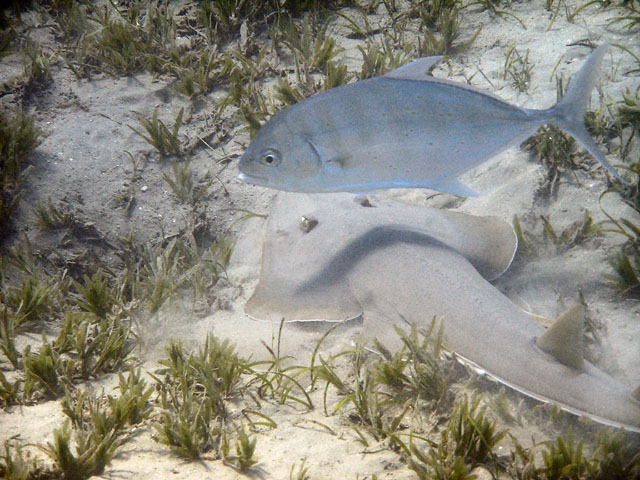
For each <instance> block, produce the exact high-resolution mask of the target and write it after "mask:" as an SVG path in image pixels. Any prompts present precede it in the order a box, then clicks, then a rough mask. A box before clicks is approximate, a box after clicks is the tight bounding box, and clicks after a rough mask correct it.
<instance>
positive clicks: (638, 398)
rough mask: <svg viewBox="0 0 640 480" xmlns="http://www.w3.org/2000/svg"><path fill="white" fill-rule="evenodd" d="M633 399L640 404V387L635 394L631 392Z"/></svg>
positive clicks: (639, 386)
mask: <svg viewBox="0 0 640 480" xmlns="http://www.w3.org/2000/svg"><path fill="white" fill-rule="evenodd" d="M631 398H633V399H634V400H636V401H638V402H640V385H638V386H637V387H636V389H635V390H634V391H633V392H631Z"/></svg>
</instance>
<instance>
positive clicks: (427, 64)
mask: <svg viewBox="0 0 640 480" xmlns="http://www.w3.org/2000/svg"><path fill="white" fill-rule="evenodd" d="M440 60H442V56H439V55H438V56H433V57H425V58H419V59H418V60H414V61H413V62H411V63H407V64H406V65H403V66H401V67H400V68H396V69H395V70H391V71H390V72H388V73H387V74H386V75H385V77H387V78H397V79H399V80H422V81H423V80H426V79H427V72H428V71H429V70H431V69H432V68H433V67H434V65H435V64H436V63H438V62H439V61H440Z"/></svg>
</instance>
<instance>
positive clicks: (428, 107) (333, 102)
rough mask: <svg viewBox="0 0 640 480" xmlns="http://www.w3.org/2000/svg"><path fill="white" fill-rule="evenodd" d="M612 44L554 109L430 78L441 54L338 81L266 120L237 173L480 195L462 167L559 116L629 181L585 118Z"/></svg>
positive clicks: (347, 187) (293, 186)
mask: <svg viewBox="0 0 640 480" xmlns="http://www.w3.org/2000/svg"><path fill="white" fill-rule="evenodd" d="M606 49H607V45H602V46H600V47H599V48H597V49H596V50H595V51H594V52H593V53H592V54H591V56H590V57H589V58H588V59H587V61H586V62H585V64H584V66H583V67H582V69H581V70H580V71H579V72H578V74H577V75H576V76H575V77H574V78H573V79H572V81H571V84H570V86H569V89H568V91H567V93H566V94H565V96H564V97H563V98H562V99H561V100H560V101H559V102H558V103H557V104H556V105H554V106H553V107H551V108H549V109H547V110H532V109H526V108H521V107H518V106H515V105H511V104H509V103H507V102H505V101H504V100H501V99H500V98H498V97H496V96H494V95H492V94H490V93H488V92H484V91H482V90H479V89H476V88H473V87H470V86H468V85H464V84H460V83H455V82H451V81H449V80H445V79H440V78H435V77H429V76H427V75H426V73H425V72H426V71H428V70H429V68H431V67H432V66H433V65H434V64H435V63H436V62H438V60H440V58H441V57H427V58H422V59H419V60H416V61H414V62H412V63H409V64H407V65H405V66H403V67H400V68H398V69H396V70H394V71H392V72H389V73H387V74H386V75H384V76H381V77H376V78H372V79H367V80H362V81H360V82H356V83H352V84H348V85H344V86H341V87H338V88H334V89H332V90H329V91H327V92H323V93H320V94H318V95H315V96H313V97H310V98H307V99H306V100H304V101H302V102H300V103H297V104H295V105H293V106H291V107H289V108H287V109H285V110H283V111H282V112H280V113H279V114H277V115H276V116H274V117H273V118H272V119H271V120H270V121H269V122H267V123H266V124H265V125H264V126H263V127H262V128H261V129H260V131H259V132H258V133H257V135H256V136H255V138H254V139H253V141H252V142H251V144H250V145H249V147H248V148H247V150H246V151H245V153H244V155H243V156H242V159H241V160H240V164H239V169H240V172H241V173H240V175H239V176H238V178H239V179H241V180H243V181H246V182H249V183H254V184H257V185H263V186H266V187H271V188H277V189H280V190H289V191H297V192H336V191H347V192H367V191H371V190H376V189H384V188H396V187H411V188H429V189H432V190H438V191H440V192H446V193H452V194H455V195H463V196H473V195H478V193H477V192H475V191H474V190H473V189H471V188H470V187H468V186H467V185H465V184H463V183H461V182H460V181H459V180H458V179H457V177H458V176H459V175H461V174H462V173H464V172H466V171H468V170H470V169H472V168H474V167H476V166H477V165H479V164H481V163H482V162H484V161H486V160H488V159H490V158H492V157H494V156H495V155H497V154H498V153H500V152H502V151H503V150H505V149H507V148H509V147H511V146H513V145H517V144H519V143H521V142H522V141H524V140H525V139H526V138H528V137H530V136H531V135H533V133H535V131H536V130H537V129H538V128H539V127H540V126H541V125H543V124H547V123H552V124H554V125H557V126H558V127H560V128H561V129H562V130H564V131H565V132H567V133H569V134H571V135H572V136H573V137H574V138H575V139H576V140H577V141H578V142H579V143H580V144H581V145H582V146H583V147H584V148H585V149H586V150H587V151H589V153H591V155H593V156H594V157H595V158H596V159H597V160H598V161H599V162H600V163H601V164H602V166H603V167H605V168H606V169H607V170H608V171H609V172H610V173H611V174H612V175H614V176H615V177H616V178H618V179H620V176H619V175H618V173H617V172H616V171H615V170H614V169H613V167H612V166H611V165H609V163H607V161H606V160H605V158H604V155H603V154H602V152H601V151H600V150H599V148H598V146H597V145H596V144H595V142H594V141H593V139H592V138H591V136H590V135H589V133H588V132H587V130H586V128H585V126H584V123H583V118H584V113H585V111H586V108H587V103H588V101H589V98H590V96H591V91H592V90H593V87H594V84H595V81H596V77H597V75H598V71H599V68H600V64H601V63H602V58H603V56H604V54H605V52H606Z"/></svg>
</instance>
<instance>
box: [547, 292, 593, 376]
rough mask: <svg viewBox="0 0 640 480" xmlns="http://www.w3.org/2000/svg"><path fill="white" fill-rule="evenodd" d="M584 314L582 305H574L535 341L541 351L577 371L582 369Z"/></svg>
mask: <svg viewBox="0 0 640 480" xmlns="http://www.w3.org/2000/svg"><path fill="white" fill-rule="evenodd" d="M584 313H585V309H584V306H583V305H580V304H577V305H574V306H573V307H571V308H569V309H568V310H566V311H565V312H563V313H562V314H560V316H559V317H558V318H557V319H556V321H555V322H554V323H553V325H551V326H550V327H549V328H548V329H547V330H546V331H545V332H544V333H543V334H542V335H540V337H538V339H537V340H536V344H537V345H538V347H540V349H541V350H543V351H544V352H546V353H548V354H549V355H552V356H553V357H554V358H555V359H556V360H558V361H559V362H560V363H563V364H565V365H567V366H568V367H573V368H576V369H578V370H582V369H583V368H584V357H583V345H582V335H583V330H584Z"/></svg>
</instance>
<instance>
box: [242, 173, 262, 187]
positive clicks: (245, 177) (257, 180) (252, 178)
mask: <svg viewBox="0 0 640 480" xmlns="http://www.w3.org/2000/svg"><path fill="white" fill-rule="evenodd" d="M237 178H238V180H242V181H243V182H246V183H254V184H256V185H266V184H267V179H266V178H264V177H259V176H257V175H249V174H246V173H242V172H240V173H239V174H238V177H237Z"/></svg>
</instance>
